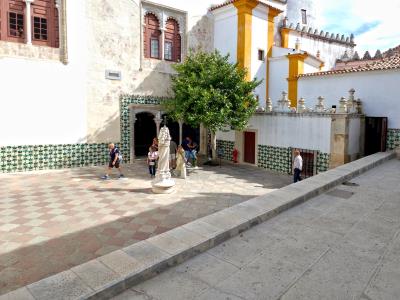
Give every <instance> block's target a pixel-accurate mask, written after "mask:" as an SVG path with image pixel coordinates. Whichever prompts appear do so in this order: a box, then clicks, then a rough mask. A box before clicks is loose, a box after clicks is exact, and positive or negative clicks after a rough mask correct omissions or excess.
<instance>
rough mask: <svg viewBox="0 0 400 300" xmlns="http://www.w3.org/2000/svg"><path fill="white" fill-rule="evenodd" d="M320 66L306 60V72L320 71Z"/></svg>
mask: <svg viewBox="0 0 400 300" xmlns="http://www.w3.org/2000/svg"><path fill="white" fill-rule="evenodd" d="M318 71H319V68H317V67H315V65H313V64H311V62H310V61H308V59H306V61H305V62H304V73H306V74H307V73H315V72H318Z"/></svg>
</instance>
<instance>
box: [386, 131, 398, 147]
mask: <svg viewBox="0 0 400 300" xmlns="http://www.w3.org/2000/svg"><path fill="white" fill-rule="evenodd" d="M386 145H387V150H393V149H394V148H396V147H398V146H400V129H394V128H392V129H388V133H387V142H386Z"/></svg>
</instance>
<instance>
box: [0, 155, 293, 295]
mask: <svg viewBox="0 0 400 300" xmlns="http://www.w3.org/2000/svg"><path fill="white" fill-rule="evenodd" d="M102 172H104V168H99V167H92V168H82V169H71V170H63V171H46V172H44V171H43V172H36V173H24V174H22V173H19V174H0V294H3V293H6V292H8V291H10V290H14V289H16V288H18V287H20V286H24V285H26V284H28V283H31V282H35V281H38V280H40V279H42V278H44V277H47V276H49V275H51V274H54V273H58V272H60V271H63V270H65V269H68V268H71V267H72V266H75V265H78V264H81V263H83V262H86V261H88V260H91V259H93V258H95V257H98V256H101V255H104V254H107V253H109V252H112V251H114V250H116V249H119V248H122V247H125V246H127V245H130V244H133V243H135V242H137V241H139V240H143V239H147V238H148V237H150V236H153V235H157V234H159V233H162V232H164V231H167V230H170V229H172V228H174V227H176V226H180V225H183V224H185V223H187V222H190V221H193V220H194V219H197V218H200V217H203V216H205V215H208V214H211V213H213V212H216V211H218V210H221V209H223V208H226V207H229V206H232V205H234V204H237V203H239V202H242V201H245V200H247V199H249V198H252V197H254V196H257V195H260V194H265V193H267V192H268V191H271V190H274V189H277V188H280V187H282V186H284V185H286V184H288V183H290V180H291V179H290V178H289V177H288V176H284V175H279V174H275V173H270V172H267V171H265V170H262V169H258V168H255V167H250V166H238V165H236V166H234V165H231V164H226V165H224V166H223V167H222V168H219V167H205V168H200V169H199V170H195V171H193V172H192V173H191V174H190V176H189V177H188V179H187V180H182V179H176V183H177V192H176V193H175V194H172V195H155V194H152V192H151V181H150V176H149V175H148V171H147V167H146V165H145V164H144V162H140V161H138V162H136V163H135V164H134V165H130V166H127V167H126V170H125V175H126V176H127V179H124V180H118V179H111V180H108V181H102V180H100V179H99V177H100V176H101V175H102ZM115 177H116V176H115Z"/></svg>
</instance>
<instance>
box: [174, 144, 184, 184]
mask: <svg viewBox="0 0 400 300" xmlns="http://www.w3.org/2000/svg"><path fill="white" fill-rule="evenodd" d="M176 156H177V157H176V170H177V171H178V172H179V173H180V177H181V178H183V179H185V178H186V158H185V150H184V149H183V147H182V146H181V145H179V146H178V150H177V155H176Z"/></svg>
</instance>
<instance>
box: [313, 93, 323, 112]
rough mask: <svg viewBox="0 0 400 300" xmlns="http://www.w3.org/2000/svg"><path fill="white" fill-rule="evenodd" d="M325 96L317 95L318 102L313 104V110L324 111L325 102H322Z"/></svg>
mask: <svg viewBox="0 0 400 300" xmlns="http://www.w3.org/2000/svg"><path fill="white" fill-rule="evenodd" d="M324 100H325V98H324V97H322V96H319V97H318V104H317V105H315V111H316V112H324V111H325V104H324Z"/></svg>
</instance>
